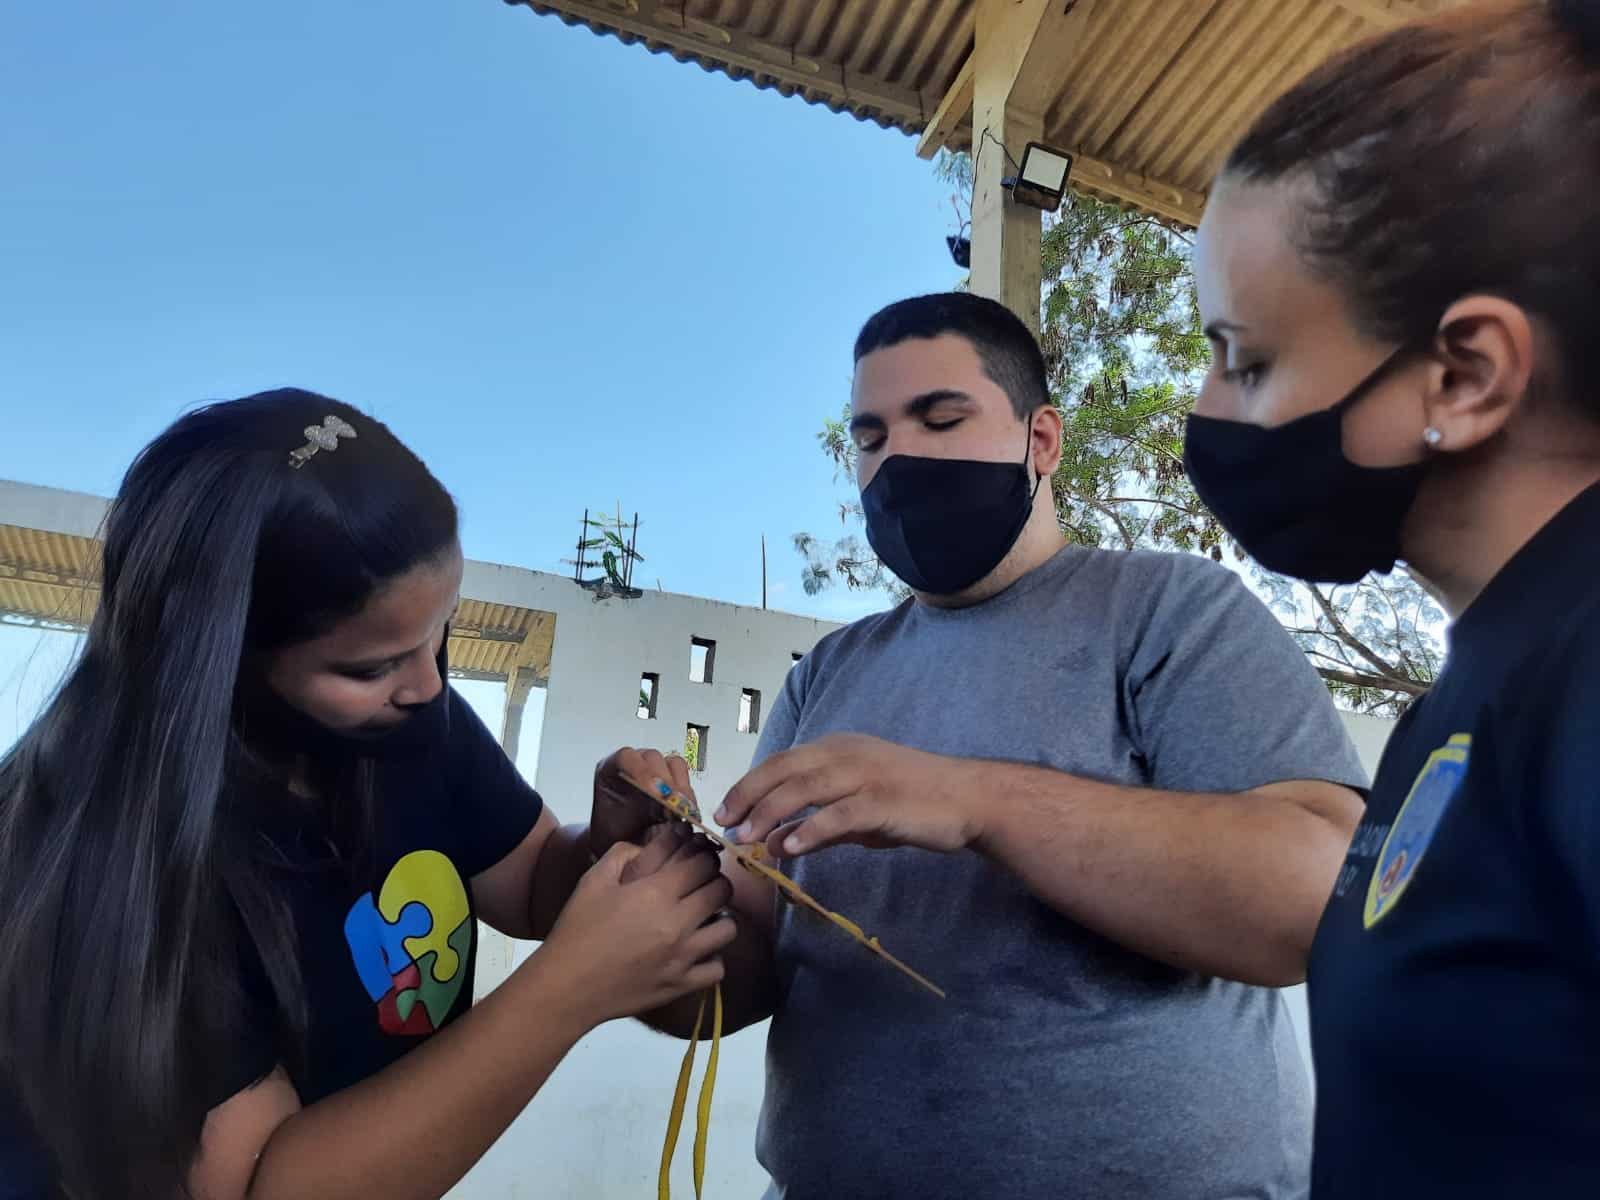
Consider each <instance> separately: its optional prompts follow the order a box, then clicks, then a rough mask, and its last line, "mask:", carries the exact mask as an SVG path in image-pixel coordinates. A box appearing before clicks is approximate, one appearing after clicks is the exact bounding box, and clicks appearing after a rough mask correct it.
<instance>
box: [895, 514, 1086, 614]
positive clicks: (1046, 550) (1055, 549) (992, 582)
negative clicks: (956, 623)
mask: <svg viewBox="0 0 1600 1200" xmlns="http://www.w3.org/2000/svg"><path fill="white" fill-rule="evenodd" d="M1041 492H1044V493H1048V489H1041ZM1066 544H1067V539H1066V538H1065V537H1064V536H1063V535H1062V533H1061V526H1060V525H1059V524H1057V522H1056V513H1055V505H1054V503H1053V501H1052V499H1051V497H1050V496H1049V495H1048V494H1045V495H1044V497H1043V499H1042V501H1041V500H1035V501H1034V505H1033V512H1032V514H1031V515H1030V516H1029V517H1028V523H1027V525H1025V526H1023V529H1022V536H1021V537H1019V538H1018V539H1017V541H1016V544H1015V545H1013V546H1012V547H1011V549H1010V550H1009V551H1008V552H1007V553H1006V556H1005V557H1004V558H1003V559H1001V560H1000V565H999V566H998V567H996V568H995V569H994V570H992V571H990V572H989V573H988V574H987V575H985V576H984V577H983V578H982V579H980V580H978V582H977V583H975V584H973V585H972V586H971V587H969V588H968V589H967V590H966V591H964V592H956V593H954V594H953V595H949V596H929V595H926V594H924V593H922V592H918V593H917V594H916V595H917V601H918V602H919V603H921V604H926V605H927V606H928V607H930V608H971V607H972V606H973V605H974V604H982V603H983V602H984V601H985V600H990V599H993V598H994V597H995V596H998V595H999V594H1000V593H1001V592H1003V591H1005V590H1006V589H1007V588H1009V587H1010V586H1011V585H1012V584H1014V583H1016V582H1017V581H1018V580H1019V579H1021V578H1022V577H1023V576H1024V575H1027V574H1028V573H1030V572H1032V571H1036V570H1038V569H1039V568H1040V567H1042V566H1044V564H1045V563H1047V562H1049V561H1050V560H1051V559H1052V558H1054V557H1055V556H1056V554H1057V553H1059V552H1060V550H1061V548H1062V547H1063V546H1065V545H1066Z"/></svg>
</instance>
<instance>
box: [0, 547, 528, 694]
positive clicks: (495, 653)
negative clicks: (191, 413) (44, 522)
mask: <svg viewBox="0 0 1600 1200" xmlns="http://www.w3.org/2000/svg"><path fill="white" fill-rule="evenodd" d="M99 571H100V543H99V542H98V541H96V540H95V539H94V538H87V537H77V536H74V535H71V534H65V533H54V532H48V531H46V530H42V529H28V528H24V527H22V526H17V525H4V524H0V618H5V619H6V620H7V621H8V622H12V623H20V624H37V625H41V626H44V627H47V628H52V627H55V628H71V629H83V628H85V627H87V626H88V624H89V621H90V620H91V619H92V618H93V616H94V612H95V609H96V608H97V607H98V605H99V602H100V587H99V583H98V578H99ZM555 630H556V617H555V614H554V613H550V612H543V611H539V610H536V609H531V608H518V607H515V606H512V605H506V604H491V603H489V602H487V601H483V600H474V599H471V598H470V597H463V598H462V601H461V608H460V610H459V611H458V612H457V614H456V620H455V623H454V625H452V627H451V631H450V672H451V674H452V675H456V676H459V677H463V678H468V679H492V680H503V679H506V678H507V677H508V676H509V675H510V673H511V672H512V671H513V670H516V669H522V670H526V671H529V672H531V673H532V674H533V675H534V677H535V679H536V680H537V681H538V682H540V683H543V682H545V681H547V680H548V679H549V678H550V654H551V650H552V649H553V647H554V644H555Z"/></svg>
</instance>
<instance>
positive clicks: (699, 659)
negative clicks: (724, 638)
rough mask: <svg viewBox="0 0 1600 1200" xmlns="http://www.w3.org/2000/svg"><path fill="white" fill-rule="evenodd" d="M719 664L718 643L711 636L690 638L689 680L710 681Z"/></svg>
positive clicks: (692, 681) (694, 681)
mask: <svg viewBox="0 0 1600 1200" xmlns="http://www.w3.org/2000/svg"><path fill="white" fill-rule="evenodd" d="M716 665H717V644H716V643H715V642H713V641H711V640H710V639H709V638H690V639H689V682H690V683H710V682H711V679H712V674H713V672H714V671H715V670H716Z"/></svg>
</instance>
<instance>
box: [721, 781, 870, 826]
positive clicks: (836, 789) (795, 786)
mask: <svg viewBox="0 0 1600 1200" xmlns="http://www.w3.org/2000/svg"><path fill="white" fill-rule="evenodd" d="M854 787H855V785H854V783H853V782H852V778H851V776H850V775H849V773H848V772H845V771H842V770H840V769H838V768H830V767H827V766H819V767H817V768H815V769H813V770H808V771H797V772H795V773H794V774H791V775H790V776H789V777H788V778H787V779H785V780H784V781H783V782H782V783H780V784H778V786H777V787H775V788H773V789H772V791H770V792H768V793H767V795H766V796H764V797H762V799H761V801H760V803H758V804H757V805H756V806H755V808H753V809H752V810H751V811H750V814H749V815H748V816H747V817H745V819H744V821H743V822H742V823H741V824H740V825H739V826H738V827H737V829H735V831H734V835H733V836H734V840H736V841H737V842H739V843H740V844H742V845H750V844H752V843H754V842H764V841H766V840H767V838H768V837H769V836H771V834H772V831H773V830H774V829H776V828H777V827H778V826H779V825H782V824H783V823H784V822H785V821H787V820H789V819H790V818H791V817H794V816H796V815H798V814H799V813H802V812H804V811H805V810H806V809H808V808H820V807H823V806H826V805H829V804H833V803H836V802H837V801H839V800H842V799H843V798H844V797H845V796H848V795H850V794H851V792H853V791H854Z"/></svg>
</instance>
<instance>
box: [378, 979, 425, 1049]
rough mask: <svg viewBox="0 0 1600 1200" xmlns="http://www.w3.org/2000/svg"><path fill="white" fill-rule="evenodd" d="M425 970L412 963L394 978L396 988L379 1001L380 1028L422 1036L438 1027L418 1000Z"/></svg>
mask: <svg viewBox="0 0 1600 1200" xmlns="http://www.w3.org/2000/svg"><path fill="white" fill-rule="evenodd" d="M421 985H422V971H421V969H420V968H419V967H418V966H417V965H416V964H415V963H412V964H411V965H410V966H409V967H407V968H406V969H405V970H404V971H401V972H400V973H399V974H398V975H396V976H395V977H394V986H393V988H392V989H391V990H390V991H389V992H388V993H387V994H386V995H385V996H384V997H383V999H381V1000H379V1001H378V1028H380V1029H382V1030H383V1031H384V1032H385V1033H387V1034H390V1035H391V1036H411V1037H421V1036H424V1035H426V1034H430V1033H432V1032H433V1030H434V1026H433V1024H432V1022H430V1021H429V1020H428V1010H427V1009H426V1008H424V1007H423V1006H422V1005H420V1004H418V1003H417V997H418V996H419V995H420V994H421V993H420V991H419V990H418V989H419V988H420V987H421Z"/></svg>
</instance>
